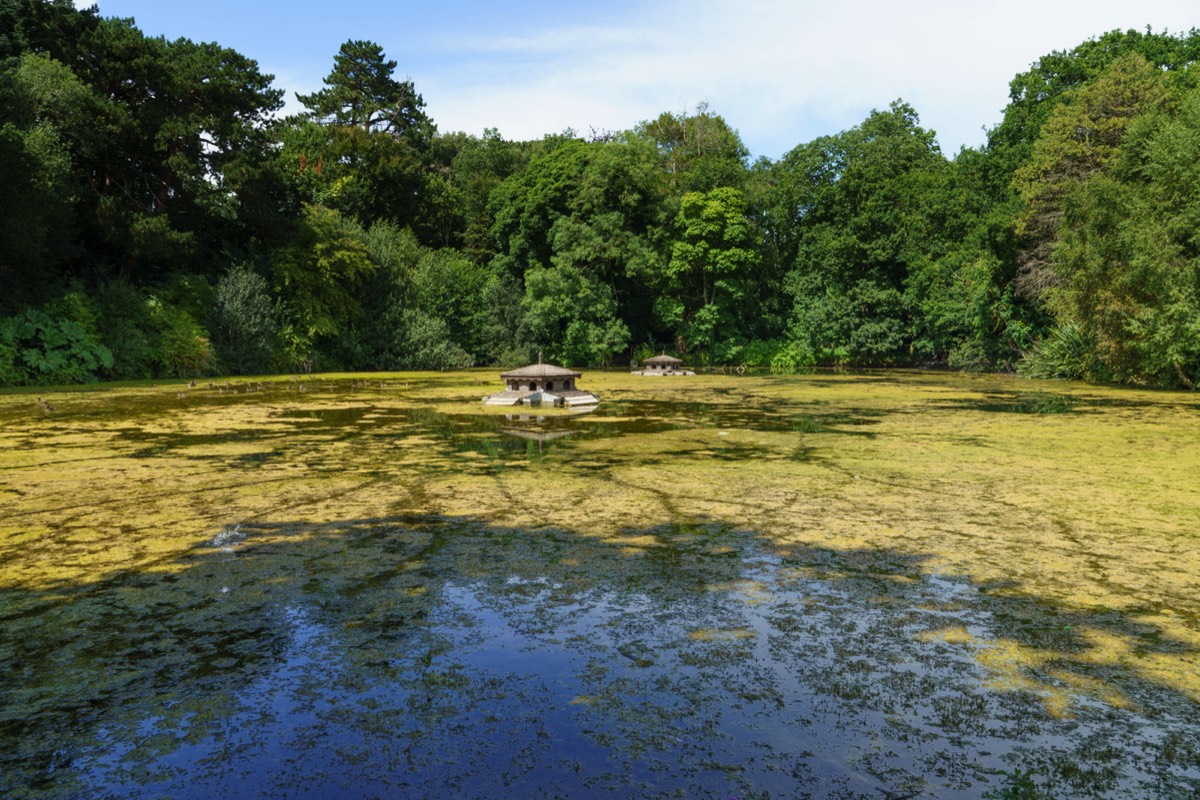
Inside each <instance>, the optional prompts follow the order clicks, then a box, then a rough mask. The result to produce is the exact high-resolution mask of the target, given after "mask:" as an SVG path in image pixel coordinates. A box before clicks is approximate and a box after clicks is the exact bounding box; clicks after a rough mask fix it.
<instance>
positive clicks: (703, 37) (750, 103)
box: [76, 0, 1200, 159]
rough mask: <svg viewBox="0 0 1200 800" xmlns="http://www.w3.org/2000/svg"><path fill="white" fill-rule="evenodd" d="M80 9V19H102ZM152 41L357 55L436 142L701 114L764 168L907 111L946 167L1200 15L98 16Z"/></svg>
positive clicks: (670, 3) (495, 9) (177, 9)
mask: <svg viewBox="0 0 1200 800" xmlns="http://www.w3.org/2000/svg"><path fill="white" fill-rule="evenodd" d="M91 4H92V3H90V2H84V1H82V0H77V2H76V5H79V6H86V5H91ZM96 5H98V6H99V8H100V13H101V14H102V15H103V16H106V17H133V18H135V19H136V21H137V24H138V27H140V28H141V29H142V30H143V31H144V32H146V33H147V34H151V35H164V36H166V37H168V38H172V39H173V38H178V37H187V38H189V39H193V40H197V41H216V42H219V43H220V44H222V45H225V46H226V47H232V48H234V49H235V50H238V51H239V52H241V53H243V54H244V55H246V56H249V57H251V58H254V59H256V60H257V61H258V62H259V65H260V67H261V69H262V70H263V71H264V72H267V73H270V74H273V75H274V76H275V84H276V86H278V87H279V88H282V89H285V90H287V99H288V101H289V104H290V105H289V109H290V110H296V109H298V105H297V104H296V102H295V92H310V91H313V90H314V89H317V88H320V86H321V79H322V78H323V77H324V76H325V75H327V74H328V73H329V70H330V68H331V66H332V64H333V56H334V54H335V53H336V52H337V49H338V47H339V46H340V45H341V44H342V42H344V41H346V40H347V39H368V40H371V41H374V42H377V43H379V44H380V45H382V46H383V48H384V51H385V52H386V53H387V55H388V57H389V58H391V59H394V60H395V61H396V62H398V66H397V68H396V74H397V76H398V77H400V78H409V79H411V80H412V81H413V82H414V83H415V84H416V87H417V90H418V91H419V92H420V93H421V94H422V95H423V96H424V98H425V102H426V111H427V112H428V113H429V114H430V116H432V117H433V119H434V121H435V122H436V123H437V125H438V128H439V130H442V131H455V130H462V131H466V132H468V133H473V134H479V133H482V131H483V129H484V128H485V127H494V128H498V129H499V130H500V133H501V134H502V135H503V136H504V137H505V138H509V139H529V138H538V137H540V136H542V135H543V134H546V133H555V132H559V131H562V130H564V129H566V128H568V127H570V128H574V129H575V130H577V131H579V132H581V133H587V132H588V131H589V129H591V128H596V129H608V130H621V129H626V128H630V127H632V126H634V125H636V124H637V123H638V122H640V121H642V120H646V119H651V118H653V117H656V116H658V115H659V114H660V113H661V112H663V111H672V112H682V111H685V110H688V109H691V108H694V107H695V105H696V104H697V103H698V102H702V101H703V102H707V103H708V104H709V108H710V109H711V110H712V111H714V112H716V113H718V114H721V115H722V116H723V117H724V118H725V120H726V121H727V122H728V123H729V124H730V125H731V126H733V127H734V128H736V129H737V130H738V131H739V132H740V133H741V135H742V139H743V141H745V143H746V145H747V147H748V148H749V149H750V151H751V153H752V154H753V155H754V156H760V155H763V156H768V157H770V158H772V159H776V158H779V157H780V156H782V155H783V154H784V153H785V152H787V151H788V150H790V149H791V148H792V147H795V146H796V145H798V144H801V143H802V142H806V141H809V140H811V139H813V138H815V137H817V136H820V135H824V134H830V133H836V132H838V131H841V130H845V129H847V128H849V127H852V126H854V125H857V124H858V123H859V122H861V121H862V120H863V118H865V117H866V115H867V114H868V113H869V112H870V110H871V109H873V108H885V107H887V105H888V103H890V102H891V101H892V100H894V99H896V98H903V99H904V100H906V101H907V102H908V103H909V104H911V105H912V106H913V107H914V108H915V109H916V110H917V112H918V113H919V114H920V116H921V121H922V124H923V125H924V126H925V127H927V128H932V129H934V130H935V131H936V132H937V134H938V140H939V142H940V143H941V145H942V149H943V151H945V152H946V153H947V154H953V153H954V152H957V150H958V149H959V147H961V146H963V145H968V146H974V145H979V144H981V143H982V142H983V138H984V134H983V129H984V128H986V127H990V126H992V125H994V124H995V123H996V122H998V121H999V119H1000V116H1001V111H1002V109H1003V108H1004V105H1005V103H1006V102H1007V92H1008V81H1009V80H1010V79H1011V78H1012V77H1013V75H1015V74H1016V73H1017V72H1020V71H1022V70H1025V69H1027V68H1028V67H1029V65H1030V64H1031V63H1032V62H1033V61H1035V60H1036V59H1038V58H1039V57H1040V56H1042V55H1044V54H1046V53H1048V52H1050V51H1052V50H1062V49H1069V48H1071V47H1074V46H1075V45H1076V44H1079V43H1080V42H1082V41H1083V40H1085V39H1088V38H1091V37H1094V36H1097V35H1099V34H1101V33H1103V32H1105V31H1107V30H1112V29H1114V28H1123V29H1124V28H1137V29H1145V28H1146V27H1147V26H1150V27H1151V28H1152V29H1153V30H1155V31H1164V30H1165V31H1168V32H1171V33H1181V32H1184V31H1187V30H1189V29H1191V28H1192V27H1195V26H1197V25H1200V13H1198V12H1197V10H1196V9H1197V6H1196V4H1195V0H1188V1H1187V2H1183V1H1181V0H1141V2H1136V3H1135V2H1131V1H1130V0H1085V1H1083V2H1077V1H1076V0H1061V1H1060V0H1007V1H1006V2H976V1H975V0H926V2H921V3H905V2H900V1H899V0H842V1H841V2H835V1H834V0H821V1H820V2H815V1H813V0H792V2H786V1H785V0H742V1H741V2H718V0H641V1H640V2H639V1H637V0H605V2H588V3H570V2H567V0H559V2H544V1H543V0H513V1H511V2H498V0H491V1H490V2H468V1H467V0H443V1H442V2H407V1H406V0H391V1H390V2H389V1H388V0H342V1H341V2H328V0H326V1H325V2H318V1H317V0H237V1H236V2H235V0H206V1H205V2H203V3H198V2H195V1H194V0H98V2H97V3H96Z"/></svg>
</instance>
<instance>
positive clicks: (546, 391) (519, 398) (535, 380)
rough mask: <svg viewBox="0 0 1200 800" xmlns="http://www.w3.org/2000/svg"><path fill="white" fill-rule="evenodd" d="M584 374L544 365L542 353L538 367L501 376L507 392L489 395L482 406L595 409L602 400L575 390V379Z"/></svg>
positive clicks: (534, 366) (528, 367)
mask: <svg viewBox="0 0 1200 800" xmlns="http://www.w3.org/2000/svg"><path fill="white" fill-rule="evenodd" d="M581 374H582V373H579V372H576V371H575V370H573V369H566V368H565V367H560V366H557V365H555V364H543V363H542V356H541V354H540V353H539V354H538V363H536V364H530V365H529V366H527V367H521V368H520V369H514V370H510V371H509V372H502V373H500V377H501V379H503V381H504V384H505V389H504V391H502V392H496V393H495V394H492V395H488V396H487V397H485V398H483V402H485V403H487V404H488V405H489V406H515V405H520V404H526V405H542V404H547V405H555V406H566V407H569V408H573V407H575V406H594V405H596V404H597V403H599V402H600V398H599V397H597V396H596V395H594V394H592V393H591V392H584V391H580V390H579V389H576V388H575V379H576V378H579V377H580V376H581Z"/></svg>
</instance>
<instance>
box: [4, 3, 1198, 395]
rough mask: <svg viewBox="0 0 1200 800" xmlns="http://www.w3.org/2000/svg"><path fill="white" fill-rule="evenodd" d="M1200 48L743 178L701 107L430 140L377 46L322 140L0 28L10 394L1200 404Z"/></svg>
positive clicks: (311, 101)
mask: <svg viewBox="0 0 1200 800" xmlns="http://www.w3.org/2000/svg"><path fill="white" fill-rule="evenodd" d="M1198 55H1200V33H1198V32H1196V31H1192V32H1189V33H1187V34H1184V35H1178V36H1176V35H1170V34H1165V33H1162V34H1159V33H1153V32H1150V31H1146V32H1137V31H1127V32H1121V31H1114V32H1110V33H1106V34H1104V35H1102V36H1100V37H1098V38H1097V39H1094V40H1090V41H1088V42H1084V43H1083V44H1081V45H1079V46H1078V47H1076V48H1075V49H1073V50H1070V51H1064V52H1056V53H1051V54H1049V55H1047V56H1045V57H1044V58H1042V59H1041V60H1039V61H1038V62H1037V63H1035V64H1034V65H1033V66H1032V67H1031V68H1030V70H1029V71H1027V72H1025V73H1022V74H1020V75H1017V76H1016V77H1015V78H1014V79H1013V81H1012V83H1011V85H1010V90H1011V94H1010V103H1009V105H1008V107H1007V108H1006V109H1005V111H1004V116H1003V118H1002V120H1001V121H1000V122H999V123H998V124H997V125H996V126H995V127H994V128H992V129H991V131H990V132H989V135H988V141H987V144H986V145H985V146H983V147H980V148H968V149H963V150H962V151H961V152H959V153H957V154H955V155H954V156H953V157H947V156H946V155H945V154H943V153H942V152H941V150H940V148H939V147H938V144H937V141H936V138H935V135H934V132H933V131H930V130H928V129H925V128H923V127H922V126H921V124H920V120H919V117H918V114H917V111H916V110H915V109H914V108H912V107H911V106H910V105H908V104H906V103H904V102H903V101H900V100H897V101H896V102H894V103H892V104H891V106H890V107H888V108H887V109H883V110H876V111H873V112H872V113H871V114H870V115H868V117H867V118H866V119H865V120H863V122H862V123H861V124H859V125H857V126H855V127H853V128H851V129H850V130H847V131H843V132H841V133H838V134H835V135H830V136H823V137H820V138H818V139H816V140H814V141H811V142H806V143H801V144H799V145H798V146H797V147H796V148H795V149H793V150H792V151H790V152H789V153H787V154H786V155H784V156H783V158H781V159H780V160H779V161H778V162H772V161H770V160H768V159H760V160H759V161H757V162H754V163H750V161H749V154H748V152H747V150H746V148H745V146H744V145H743V144H742V142H741V139H740V138H739V136H738V134H737V132H736V131H735V130H734V129H733V128H731V127H730V126H729V125H728V124H727V123H726V121H725V120H724V119H722V118H721V117H720V116H719V115H717V114H714V113H712V112H711V111H710V110H709V109H708V107H707V106H704V105H701V106H700V107H699V108H697V109H696V110H695V111H694V112H690V113H684V114H670V113H664V114H662V115H660V116H659V117H658V118H656V119H653V120H649V121H646V122H642V123H641V124H639V125H637V126H635V127H634V128H633V129H632V130H630V131H626V132H616V133H604V134H601V135H593V136H591V137H590V138H583V137H578V136H576V135H575V134H574V133H573V132H571V131H567V132H565V133H562V134H557V135H549V136H546V137H545V138H544V139H542V140H540V141H530V142H511V141H505V140H504V139H503V138H502V137H501V136H500V135H499V134H498V133H497V132H495V131H492V130H489V131H486V132H485V133H484V135H483V136H482V137H476V136H470V135H467V134H463V133H442V132H439V131H438V130H437V128H436V125H435V124H434V122H433V120H431V119H430V118H429V117H428V116H427V115H426V113H425V111H424V107H425V104H424V100H423V98H422V97H421V95H420V94H419V93H418V92H417V90H416V87H415V86H414V85H413V84H412V82H411V81H402V80H398V79H396V78H395V77H394V72H395V70H396V67H397V64H396V62H395V61H392V60H389V59H388V58H387V57H386V55H385V54H384V52H383V50H382V48H380V47H379V46H378V45H377V44H374V43H372V42H369V41H348V42H346V43H345V44H344V45H343V46H342V47H341V49H340V50H339V51H338V52H337V53H336V54H334V56H333V67H332V69H331V71H330V73H329V75H328V76H327V77H326V78H325V86H324V88H323V89H321V90H320V91H317V92H314V93H312V94H309V95H303V96H300V97H299V100H300V102H301V103H302V104H303V105H304V107H305V109H306V110H305V111H304V113H301V114H298V115H295V116H292V117H287V118H283V119H277V118H276V116H275V114H276V112H277V111H278V110H279V108H280V107H281V100H282V91H280V90H278V89H276V88H273V86H272V78H271V76H269V75H264V74H262V73H261V72H260V71H259V69H258V65H257V64H256V63H255V62H254V61H252V60H251V59H249V58H246V57H245V56H243V55H241V54H239V53H236V52H234V51H232V50H228V49H226V48H223V47H221V46H219V45H217V44H213V43H194V42H191V41H189V40H187V39H179V40H176V41H168V40H166V39H164V38H162V37H152V36H147V35H145V34H143V33H142V32H141V31H140V30H138V29H137V28H136V27H135V25H134V24H133V21H132V20H121V19H104V18H101V17H100V16H99V14H98V12H96V11H95V10H94V9H91V10H78V9H76V8H75V7H74V4H73V3H71V2H69V1H68V0H0V180H2V181H3V183H4V185H5V187H6V191H5V192H3V193H0V281H2V282H3V285H4V286H5V289H6V291H5V292H4V293H3V294H2V295H0V385H14V384H27V383H34V384H36V383H47V382H72V381H82V380H95V379H101V378H108V379H115V378H139V377H155V376H193V375H203V374H216V373H229V372H234V373H261V372H267V371H271V370H297V369H314V368H319V369H333V368H354V369H396V368H411V369H452V368H459V367H463V366H469V365H472V364H484V363H498V364H512V363H515V362H519V361H522V360H525V359H529V358H532V357H534V356H535V355H536V353H537V352H538V351H543V352H544V353H545V354H546V356H547V357H548V358H550V359H553V360H556V361H562V362H566V363H569V364H573V365H581V366H582V365H615V364H624V363H627V362H629V361H630V360H631V359H632V360H636V359H639V358H643V357H645V356H646V355H648V354H652V353H655V352H660V351H662V350H663V349H670V350H672V351H674V352H676V353H678V354H680V355H683V356H685V357H686V358H687V359H688V360H689V361H691V362H692V363H696V364H710V365H714V366H716V365H727V364H746V365H749V366H756V367H761V368H764V369H765V368H771V369H774V370H776V371H778V372H792V371H796V370H801V369H808V368H811V367H812V366H813V365H814V364H862V365H866V364H882V365H929V366H938V365H941V366H948V367H951V368H956V369H971V370H986V369H1002V370H1003V369H1016V368H1020V369H1022V370H1024V371H1026V372H1028V374H1031V375H1047V376H1060V377H1076V378H1084V379H1089V380H1105V381H1110V380H1111V381H1121V382H1130V383H1141V384H1148V385H1160V386H1176V387H1189V388H1194V386H1195V383H1196V381H1197V380H1200V234H1198V233H1197V231H1200V168H1198V167H1197V164H1200V80H1198V77H1200V73H1198V72H1197V71H1196V69H1197V68H1194V67H1192V66H1190V65H1191V64H1192V62H1193V61H1195V60H1196V57H1197V56H1198Z"/></svg>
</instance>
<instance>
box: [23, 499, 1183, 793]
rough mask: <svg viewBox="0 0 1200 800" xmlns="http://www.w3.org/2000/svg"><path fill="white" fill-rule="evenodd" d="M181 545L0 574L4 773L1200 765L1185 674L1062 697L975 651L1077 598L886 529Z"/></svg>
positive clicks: (418, 530) (284, 535) (675, 782)
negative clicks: (155, 566)
mask: <svg viewBox="0 0 1200 800" xmlns="http://www.w3.org/2000/svg"><path fill="white" fill-rule="evenodd" d="M178 566H179V565H174V566H173V568H172V570H171V571H169V572H163V573H161V574H155V573H154V572H152V571H151V572H141V573H136V574H130V575H127V576H116V577H113V578H111V579H108V580H102V581H98V582H96V583H94V584H92V585H89V586H83V587H75V588H73V590H72V591H71V592H69V593H67V594H65V595H64V594H61V593H59V594H55V595H50V594H47V595H46V596H45V597H39V596H36V595H34V594H31V593H27V592H26V593H20V594H18V593H16V592H11V593H7V594H5V595H4V596H3V599H4V601H5V608H6V614H5V617H4V619H3V620H2V621H0V643H2V644H3V648H4V651H3V652H4V655H5V659H6V663H5V669H6V672H7V674H8V677H7V678H6V686H5V688H4V690H3V694H2V695H0V696H2V697H3V700H4V710H3V717H2V727H0V746H2V750H0V766H2V767H3V775H2V777H0V789H2V790H3V792H2V793H3V795H4V796H5V797H29V798H58V797H80V798H106V797H113V798H126V797H128V798H158V797H173V798H186V797H296V798H325V797H329V798H335V797H380V798H399V797H405V798H407V797H480V798H482V797H489V798H491V797H572V798H580V797H583V798H586V797H605V798H607V797H713V798H722V800H725V799H727V798H747V799H748V798H765V797H772V798H792V797H844V798H852V797H854V798H857V797H861V798H867V797H871V798H878V797H882V796H888V794H887V793H888V792H891V793H892V795H891V796H910V793H911V796H913V797H942V798H971V797H981V796H985V795H986V794H987V793H988V792H998V791H1000V790H1002V789H1004V788H1006V787H1007V788H1010V789H1011V788H1012V787H1013V786H1014V785H1015V784H1016V783H1017V782H1018V781H1019V780H1020V779H1021V778H1022V777H1025V778H1026V779H1028V780H1031V781H1035V785H1040V786H1042V787H1049V788H1050V790H1051V791H1052V792H1053V794H1054V796H1071V797H1087V796H1107V797H1191V796H1193V793H1194V792H1195V791H1196V790H1197V789H1198V788H1200V767H1198V766H1197V759H1196V756H1197V752H1198V751H1197V743H1198V741H1200V720H1198V719H1197V717H1196V716H1195V705H1194V704H1193V703H1191V702H1190V701H1189V700H1188V699H1186V698H1184V697H1182V696H1177V695H1175V694H1173V693H1172V692H1171V691H1170V690H1168V689H1165V688H1163V687H1161V686H1158V685H1156V684H1154V683H1152V682H1149V681H1139V680H1138V679H1136V678H1133V677H1128V676H1125V677H1120V678H1117V679H1116V682H1117V684H1118V685H1119V686H1120V688H1121V691H1122V695H1123V697H1125V698H1130V700H1129V702H1127V703H1125V704H1119V705H1116V706H1114V705H1113V704H1111V703H1106V702H1103V701H1102V700H1099V699H1094V700H1087V699H1086V698H1085V699H1083V700H1080V699H1079V698H1077V697H1075V698H1073V699H1072V700H1071V702H1070V703H1069V708H1067V707H1064V706H1063V705H1062V704H1061V703H1059V702H1058V699H1057V698H1058V694H1059V693H1061V692H1063V691H1066V690H1068V689H1069V688H1070V687H1069V685H1068V683H1067V679H1066V678H1064V677H1062V676H1056V675H1055V672H1054V670H1053V668H1052V667H1050V666H1047V668H1046V669H1045V671H1044V672H1043V673H1042V674H1012V673H1010V672H1007V671H1006V670H1005V669H1003V668H1000V667H997V668H995V669H992V668H989V666H988V663H989V659H988V653H989V652H992V651H996V650H997V649H1003V647H1007V646H1012V647H1026V648H1037V649H1039V650H1042V651H1044V652H1047V653H1050V654H1058V655H1060V656H1062V657H1063V658H1069V657H1070V655H1071V653H1072V652H1073V651H1074V650H1076V649H1078V644H1079V643H1078V642H1077V641H1075V639H1074V638H1073V634H1072V626H1073V624H1075V625H1077V624H1078V622H1079V620H1076V619H1075V618H1073V617H1071V616H1070V615H1066V614H1057V613H1056V612H1054V611H1053V610H1052V609H1047V608H1045V607H1044V606H1042V605H1041V604H1039V603H1036V602H1033V601H1027V600H1022V599H1021V598H1020V597H1015V596H1009V595H1006V594H1004V593H1003V592H999V591H996V592H993V591H992V590H991V589H990V588H989V587H988V586H976V585H970V584H968V583H967V582H966V581H965V580H962V579H958V578H950V577H941V576H938V575H936V574H934V575H931V574H926V573H924V572H922V570H921V569H919V568H918V565H917V564H916V563H915V562H912V561H910V560H909V559H907V558H906V557H905V556H903V555H900V554H892V553H887V552H881V551H872V552H870V553H866V552H854V551H841V552H839V551H833V550H821V549H812V548H795V547H793V548H788V547H781V546H779V545H776V544H772V543H768V542H767V541H765V540H764V539H762V538H760V537H758V536H756V535H755V534H754V533H753V532H750V531H744V530H737V529H731V528H728V527H722V526H715V525H711V526H701V527H686V526H672V527H663V528H658V529H651V530H646V531H641V532H637V533H636V534H634V533H630V534H629V535H628V536H626V537H624V539H617V540H614V539H612V538H609V539H607V540H604V541H601V540H599V539H592V538H589V537H587V536H586V535H580V534H578V533H566V532H555V531H554V530H540V531H537V532H525V531H522V530H511V529H503V528H493V527H487V526H481V525H478V524H468V523H465V522H455V521H453V520H446V519H435V518H429V519H421V518H409V519H364V520H356V521H351V522H346V523H342V524H329V525H327V526H320V527H313V526H308V525H299V524H296V525H291V524H289V523H277V524H267V523H263V524H257V525H242V526H239V527H236V528H230V529H226V530H222V531H218V532H216V533H215V534H214V537H213V539H212V540H211V541H210V542H208V544H207V545H205V546H204V547H202V548H199V549H198V550H196V551H195V552H194V553H193V554H192V555H191V556H190V557H189V558H188V559H187V560H186V561H185V563H184V564H183V565H182V568H177V567H178ZM1087 622H1088V624H1089V625H1090V626H1091V627H1092V628H1093V629H1094V628H1097V627H1099V628H1103V627H1104V625H1105V624H1106V622H1105V620H1103V619H1100V618H1091V619H1089V620H1087ZM1107 624H1111V625H1113V626H1123V625H1126V624H1127V621H1124V620H1120V619H1113V620H1110V621H1109V623H1107ZM1001 662H1003V659H997V663H1001ZM1049 663H1050V662H1047V664H1049ZM1080 672H1081V670H1080V669H1079V668H1078V665H1076V669H1075V670H1074V673H1073V674H1074V675H1075V676H1076V678H1077V679H1082V678H1081V677H1080V675H1079V673H1080ZM1103 677H1104V674H1103V670H1102V669H1100V668H1098V669H1097V675H1096V678H1095V679H1096V680H1099V679H1101V678H1103ZM1150 709H1153V712H1152V713H1150V711H1149V710H1150ZM995 796H998V795H995ZM1023 796H1032V795H1023Z"/></svg>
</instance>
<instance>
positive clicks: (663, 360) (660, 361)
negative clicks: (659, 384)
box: [633, 353, 696, 375]
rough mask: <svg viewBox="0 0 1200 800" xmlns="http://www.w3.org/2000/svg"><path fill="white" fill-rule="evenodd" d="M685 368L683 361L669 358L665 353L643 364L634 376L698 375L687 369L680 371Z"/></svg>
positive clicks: (673, 357)
mask: <svg viewBox="0 0 1200 800" xmlns="http://www.w3.org/2000/svg"><path fill="white" fill-rule="evenodd" d="M681 366H683V360H682V359H679V358H675V356H669V355H667V354H666V353H663V354H662V355H661V356H653V357H651V358H647V359H646V360H645V361H643V362H642V368H641V369H640V370H634V373H633V374H634V375H695V374H696V373H694V372H691V371H689V370H686V369H680V367H681Z"/></svg>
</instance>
